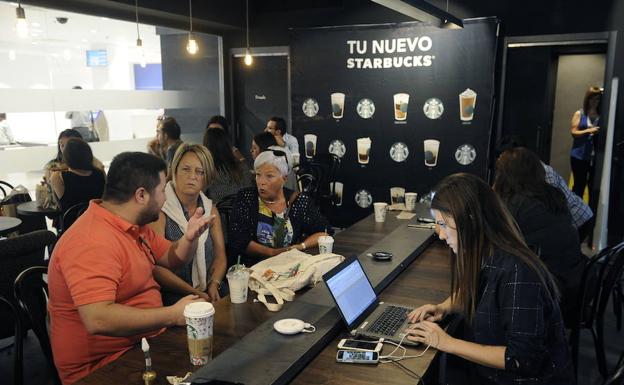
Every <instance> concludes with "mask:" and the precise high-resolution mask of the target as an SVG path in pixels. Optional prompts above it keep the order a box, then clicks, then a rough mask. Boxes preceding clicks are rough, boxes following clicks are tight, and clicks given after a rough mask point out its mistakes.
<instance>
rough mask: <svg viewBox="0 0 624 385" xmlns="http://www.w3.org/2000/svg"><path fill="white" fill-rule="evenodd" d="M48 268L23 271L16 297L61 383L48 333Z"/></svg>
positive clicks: (15, 285)
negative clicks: (46, 277)
mask: <svg viewBox="0 0 624 385" xmlns="http://www.w3.org/2000/svg"><path fill="white" fill-rule="evenodd" d="M47 273H48V268H47V267H45V266H33V267H29V268H27V269H26V270H24V271H22V272H21V273H20V274H19V275H18V276H17V278H16V279H15V284H14V291H15V298H17V301H18V303H19V305H20V308H21V310H22V311H23V312H24V314H25V315H26V317H27V318H28V321H29V322H30V326H31V328H32V330H33V332H34V333H35V335H36V336H37V339H38V340H39V345H40V346H41V350H42V351H43V354H44V355H45V357H46V359H47V361H48V365H49V368H50V370H51V372H52V377H53V380H54V383H55V384H60V380H59V377H58V373H57V372H56V367H55V366H54V359H53V357H52V347H51V346H50V337H49V335H48V284H47V282H46V281H45V275H46V274H47Z"/></svg>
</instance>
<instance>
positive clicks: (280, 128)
mask: <svg viewBox="0 0 624 385" xmlns="http://www.w3.org/2000/svg"><path fill="white" fill-rule="evenodd" d="M264 131H266V132H270V133H271V134H273V136H275V140H276V141H277V145H278V146H280V147H286V148H287V149H288V151H290V153H291V154H292V155H297V157H298V155H299V141H298V140H297V138H295V137H294V136H293V135H290V134H289V133H288V132H286V121H285V120H284V119H283V118H280V117H278V116H274V117H272V118H270V119H269V121H268V122H267V125H266V128H265V129H264Z"/></svg>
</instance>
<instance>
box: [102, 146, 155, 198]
mask: <svg viewBox="0 0 624 385" xmlns="http://www.w3.org/2000/svg"><path fill="white" fill-rule="evenodd" d="M166 170H167V165H166V164H165V162H164V161H163V160H162V159H160V158H158V157H157V156H154V155H151V154H146V153H144V152H122V153H121V154H119V155H117V156H115V157H114V158H113V161H112V162H111V165H110V169H109V170H108V176H107V179H106V186H105V187H104V194H103V195H102V199H104V200H105V201H111V202H115V203H125V202H128V201H129V200H130V199H131V198H132V197H133V196H134V193H135V192H136V190H137V189H138V188H141V187H143V188H145V189H146V190H147V191H148V192H149V193H152V192H153V191H154V188H156V186H158V184H160V173H161V172H166Z"/></svg>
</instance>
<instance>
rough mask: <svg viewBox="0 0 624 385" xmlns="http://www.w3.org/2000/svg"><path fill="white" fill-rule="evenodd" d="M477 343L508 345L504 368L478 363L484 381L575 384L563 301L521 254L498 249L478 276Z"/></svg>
mask: <svg viewBox="0 0 624 385" xmlns="http://www.w3.org/2000/svg"><path fill="white" fill-rule="evenodd" d="M479 286H480V288H479V293H480V295H479V298H478V300H477V303H478V305H477V307H476V309H475V315H474V318H473V322H472V332H473V334H474V342H476V343H479V344H483V345H493V346H505V347H506V349H505V370H498V369H493V368H489V367H485V366H480V365H478V366H477V373H478V375H479V377H480V380H481V382H482V383H484V384H552V385H558V384H566V385H570V384H575V383H576V381H575V378H574V369H573V366H572V360H571V358H570V352H569V350H568V343H567V340H566V336H565V329H564V325H563V320H562V318H561V312H560V311H559V305H558V304H557V302H556V301H554V300H553V298H552V297H551V296H550V294H549V289H548V288H546V287H544V285H543V284H542V283H541V281H540V280H539V277H538V276H537V274H536V273H535V271H533V270H532V269H531V268H529V267H528V266H527V265H526V264H524V263H523V262H522V261H521V260H520V259H519V258H518V257H516V256H513V255H509V254H506V253H503V252H495V253H494V255H493V256H492V257H489V258H488V259H487V260H486V261H485V264H484V266H483V268H482V270H481V274H480V277H479Z"/></svg>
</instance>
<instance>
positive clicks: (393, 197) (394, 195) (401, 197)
mask: <svg viewBox="0 0 624 385" xmlns="http://www.w3.org/2000/svg"><path fill="white" fill-rule="evenodd" d="M390 202H392V204H393V205H394V204H397V203H405V189H404V188H403V187H392V188H391V189H390Z"/></svg>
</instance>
